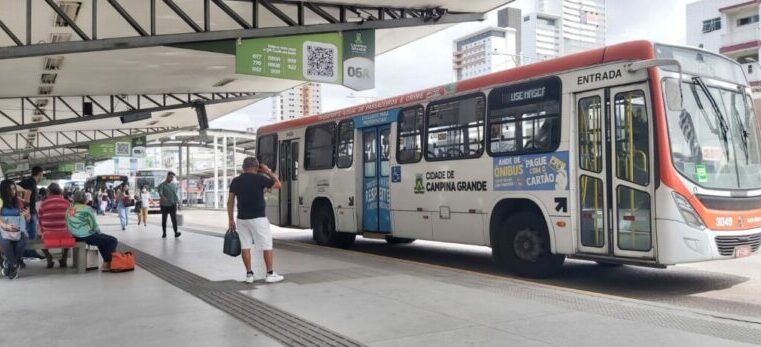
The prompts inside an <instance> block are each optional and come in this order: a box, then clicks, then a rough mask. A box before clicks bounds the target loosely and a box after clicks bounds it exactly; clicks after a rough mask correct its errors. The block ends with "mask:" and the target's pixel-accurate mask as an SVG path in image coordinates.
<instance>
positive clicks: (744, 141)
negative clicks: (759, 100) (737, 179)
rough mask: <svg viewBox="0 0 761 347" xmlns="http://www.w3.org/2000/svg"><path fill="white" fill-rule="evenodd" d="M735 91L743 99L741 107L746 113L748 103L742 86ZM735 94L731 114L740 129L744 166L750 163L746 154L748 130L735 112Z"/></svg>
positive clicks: (736, 111) (748, 155)
mask: <svg viewBox="0 0 761 347" xmlns="http://www.w3.org/2000/svg"><path fill="white" fill-rule="evenodd" d="M737 91H738V92H740V95H742V99H743V106H744V108H745V111H746V112H747V111H748V101H747V100H746V99H745V91H744V90H743V87H742V86H738V87H737ZM736 96H737V94H735V93H732V111H733V112H732V114H733V115H734V116H735V122H736V123H737V127H738V129H740V139H742V144H743V152H745V165H748V163H749V161H750V154H749V153H748V135H749V133H748V130H747V129H745V123H743V121H742V118H741V117H740V112H739V111H738V110H737V104H736V103H735V97H736Z"/></svg>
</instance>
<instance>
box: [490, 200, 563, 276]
mask: <svg viewBox="0 0 761 347" xmlns="http://www.w3.org/2000/svg"><path fill="white" fill-rule="evenodd" d="M503 228H504V229H503V232H501V233H500V234H499V235H497V244H496V245H493V246H492V247H493V249H492V255H493V257H494V259H495V261H497V264H498V265H500V266H501V267H502V268H503V269H505V270H507V271H510V272H513V273H515V274H517V275H520V276H526V277H535V278H543V277H550V276H552V275H554V274H556V273H557V272H558V271H559V270H560V268H561V267H562V266H563V261H564V260H565V256H564V255H555V254H552V253H551V252H550V237H549V232H548V231H547V225H546V224H545V222H544V218H542V217H541V216H537V215H536V214H534V213H527V212H521V213H517V214H515V215H512V216H510V217H508V218H507V219H505V221H504V223H503Z"/></svg>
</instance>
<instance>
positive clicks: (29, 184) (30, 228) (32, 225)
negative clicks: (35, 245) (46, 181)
mask: <svg viewBox="0 0 761 347" xmlns="http://www.w3.org/2000/svg"><path fill="white" fill-rule="evenodd" d="M40 181H42V168H41V167H39V166H35V167H33V168H32V175H31V176H29V177H27V178H26V179H24V180H23V181H21V182H19V186H21V188H24V189H25V190H26V192H25V193H24V202H26V203H29V215H30V216H31V218H29V220H28V221H27V223H26V233H27V236H28V237H29V240H36V239H37V221H38V217H37V193H38V192H37V184H39V183H40ZM24 256H25V257H29V258H39V257H40V256H39V255H38V254H37V252H35V251H33V250H26V251H24Z"/></svg>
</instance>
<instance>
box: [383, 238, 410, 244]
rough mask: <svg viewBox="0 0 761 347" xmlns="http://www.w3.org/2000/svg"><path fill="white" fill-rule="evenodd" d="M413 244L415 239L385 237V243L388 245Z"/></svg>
mask: <svg viewBox="0 0 761 347" xmlns="http://www.w3.org/2000/svg"><path fill="white" fill-rule="evenodd" d="M413 242H415V239H409V238H406V237H394V236H386V243H388V244H389V245H402V244H410V243H413Z"/></svg>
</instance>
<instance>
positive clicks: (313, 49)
mask: <svg viewBox="0 0 761 347" xmlns="http://www.w3.org/2000/svg"><path fill="white" fill-rule="evenodd" d="M303 63H304V66H303V71H304V78H306V79H308V80H313V81H321V82H334V81H336V79H337V77H338V48H336V46H335V45H332V44H329V43H323V42H313V41H306V42H304V62H303Z"/></svg>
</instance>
